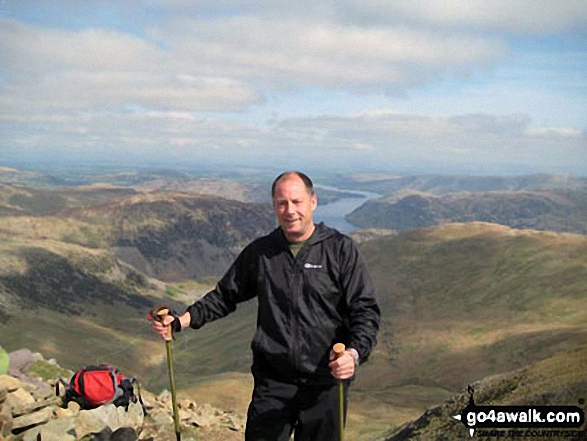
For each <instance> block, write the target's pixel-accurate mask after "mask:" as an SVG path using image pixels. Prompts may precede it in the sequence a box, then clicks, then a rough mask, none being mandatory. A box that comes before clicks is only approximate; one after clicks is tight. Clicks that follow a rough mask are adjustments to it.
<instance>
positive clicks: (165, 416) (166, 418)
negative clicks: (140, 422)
mask: <svg viewBox="0 0 587 441" xmlns="http://www.w3.org/2000/svg"><path fill="white" fill-rule="evenodd" d="M149 416H150V417H151V419H152V420H153V422H154V423H155V425H156V426H169V425H173V416H172V415H171V414H170V413H169V411H167V410H165V409H155V410H153V411H152V412H149Z"/></svg>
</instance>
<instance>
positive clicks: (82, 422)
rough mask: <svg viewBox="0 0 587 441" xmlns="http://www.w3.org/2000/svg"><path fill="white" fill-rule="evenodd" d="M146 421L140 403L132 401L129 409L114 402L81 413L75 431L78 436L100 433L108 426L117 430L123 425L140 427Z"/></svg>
mask: <svg viewBox="0 0 587 441" xmlns="http://www.w3.org/2000/svg"><path fill="white" fill-rule="evenodd" d="M143 421H144V415H143V408H142V407H141V405H140V404H138V403H131V404H130V405H129V406H128V411H125V410H124V408H123V407H116V406H114V405H113V404H108V405H105V406H100V407H98V408H96V409H92V410H87V411H83V412H80V413H79V416H78V417H77V418H76V426H75V433H76V436H77V437H78V438H82V437H83V436H85V435H88V434H91V433H99V432H100V431H102V430H103V429H104V428H106V427H108V428H110V429H111V430H114V431H115V430H116V429H119V428H121V427H133V428H138V427H140V426H142V424H143Z"/></svg>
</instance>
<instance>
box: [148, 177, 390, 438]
mask: <svg viewBox="0 0 587 441" xmlns="http://www.w3.org/2000/svg"><path fill="white" fill-rule="evenodd" d="M271 194H272V200H273V209H274V210H275V215H276V217H277V221H278V223H279V227H278V228H276V229H275V230H274V231H273V232H271V233H270V234H268V235H267V236H264V237H261V238H259V239H257V240H255V241H253V242H252V243H251V244H249V245H248V246H247V247H246V248H245V249H244V250H243V251H242V252H241V254H240V255H239V256H238V258H237V259H236V261H235V262H234V263H233V265H232V266H231V267H230V269H229V270H228V272H227V273H226V274H225V275H224V277H223V278H222V279H221V280H220V282H218V285H217V286H216V288H215V289H214V290H213V291H211V292H209V293H208V294H206V295H205V296H204V297H203V298H202V299H201V300H198V301H197V302H195V303H194V304H193V305H191V306H190V307H188V309H187V311H186V312H185V313H184V314H183V315H182V316H176V317H174V318H169V319H168V321H166V322H165V323H164V324H160V323H157V322H155V325H154V326H155V330H156V332H158V333H159V334H160V335H162V336H163V337H165V336H166V332H167V331H166V326H164V325H166V324H168V323H171V324H172V327H173V328H174V330H175V331H176V332H177V331H179V330H181V329H182V328H185V327H188V326H190V327H192V328H195V329H198V328H200V327H202V326H204V325H205V324H206V323H208V322H211V321H213V320H216V319H218V318H221V317H225V316H226V315H228V314H230V313H231V312H233V311H234V310H235V309H236V307H237V304H238V303H241V302H244V301H246V300H249V299H251V298H253V297H257V298H258V301H259V307H258V315H257V331H256V333H255V336H254V338H253V342H252V344H251V348H252V350H253V366H252V368H251V371H252V373H253V377H254V380H255V386H254V389H253V396H252V400H251V404H250V406H249V411H248V413H247V427H246V432H245V440H246V441H287V440H289V438H290V436H291V434H292V433H295V437H294V439H295V440H296V441H322V440H323V441H331V440H334V439H336V437H337V433H338V390H337V387H336V385H337V380H347V381H346V382H345V384H346V388H347V389H348V385H349V384H350V379H352V378H353V377H354V375H355V368H356V366H358V365H359V364H360V363H362V362H364V361H366V360H367V358H368V357H369V354H370V353H371V350H372V348H373V346H374V345H375V342H376V335H377V331H378V329H379V315H380V313H379V308H378V306H377V302H376V299H375V291H374V288H373V284H372V282H371V279H370V277H369V274H368V272H367V269H366V267H365V262H364V261H363V258H362V257H361V255H360V253H359V251H358V249H357V247H356V245H355V244H354V242H353V241H352V240H351V239H350V238H349V237H348V236H346V235H344V234H341V233H340V232H338V231H336V230H334V229H332V228H329V227H327V226H326V225H324V224H322V223H320V224H318V225H316V224H314V221H313V212H314V210H315V208H316V206H317V204H318V200H317V196H316V193H315V192H314V187H313V184H312V181H311V180H310V178H309V177H308V176H306V175H305V174H303V173H301V172H297V171H290V172H286V173H283V174H281V175H279V176H278V177H277V178H276V179H275V181H274V182H273V185H272V188H271ZM171 320H173V321H171ZM335 343H344V344H345V345H346V347H347V348H348V349H347V351H346V352H345V353H344V354H343V355H342V356H341V357H340V358H337V359H335V357H334V354H333V352H332V347H333V345H334V344H335ZM345 396H346V394H345ZM345 409H346V403H345Z"/></svg>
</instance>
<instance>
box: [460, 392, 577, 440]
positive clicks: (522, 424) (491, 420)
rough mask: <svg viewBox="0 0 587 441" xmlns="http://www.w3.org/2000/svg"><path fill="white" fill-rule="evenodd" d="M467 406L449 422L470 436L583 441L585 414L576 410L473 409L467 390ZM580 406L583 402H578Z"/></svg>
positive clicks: (505, 407) (547, 407)
mask: <svg viewBox="0 0 587 441" xmlns="http://www.w3.org/2000/svg"><path fill="white" fill-rule="evenodd" d="M468 392H469V396H470V397H469V404H468V405H467V407H465V408H464V409H463V411H462V412H461V413H460V414H458V415H455V416H454V417H453V418H455V419H456V420H459V421H460V422H461V423H463V424H464V425H465V427H467V428H468V429H469V434H470V435H471V436H474V435H475V434H476V433H475V431H478V432H477V435H478V436H491V437H516V438H519V437H528V438H545V437H550V438H557V437H561V438H568V437H572V438H584V437H586V433H585V430H584V428H583V430H581V428H582V427H583V425H584V423H585V412H584V411H583V409H581V408H580V407H578V406H477V405H476V404H475V400H474V399H473V393H474V390H473V388H472V387H471V386H469V387H468ZM580 404H584V400H581V401H580Z"/></svg>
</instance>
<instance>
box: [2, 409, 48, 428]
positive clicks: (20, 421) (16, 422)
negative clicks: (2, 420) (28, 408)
mask: <svg viewBox="0 0 587 441" xmlns="http://www.w3.org/2000/svg"><path fill="white" fill-rule="evenodd" d="M52 416H53V411H52V410H51V409H48V408H44V409H41V410H39V411H37V412H34V413H29V414H27V415H22V416H19V417H17V418H13V419H12V430H13V432H14V431H17V430H25V429H27V428H30V427H34V426H38V425H39V424H45V423H47V422H48V421H49V420H50V419H51V417H52Z"/></svg>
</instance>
